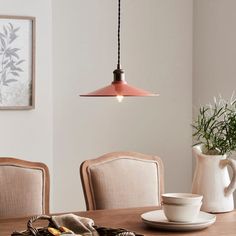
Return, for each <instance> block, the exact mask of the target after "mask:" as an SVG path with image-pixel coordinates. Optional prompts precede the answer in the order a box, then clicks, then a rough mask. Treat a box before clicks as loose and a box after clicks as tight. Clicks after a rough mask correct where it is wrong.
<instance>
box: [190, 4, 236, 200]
mask: <svg viewBox="0 0 236 236" xmlns="http://www.w3.org/2000/svg"><path fill="white" fill-rule="evenodd" d="M235 9H236V1H235V0H194V45H193V46H194V58H193V62H194V67H193V107H194V113H196V112H197V108H198V107H199V106H200V105H204V104H206V103H209V102H210V101H211V102H212V101H213V97H214V96H217V95H219V94H221V95H222V96H223V97H224V98H226V99H230V97H231V95H232V92H233V91H236V46H235V45H236V44H235V42H236V30H235V22H236V14H235ZM235 199H236V198H235Z"/></svg>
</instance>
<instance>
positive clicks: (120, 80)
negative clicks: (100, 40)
mask: <svg viewBox="0 0 236 236" xmlns="http://www.w3.org/2000/svg"><path fill="white" fill-rule="evenodd" d="M120 27H121V0H118V62H117V68H116V69H115V70H114V71H113V76H114V79H113V82H112V83H111V84H110V85H108V86H106V87H103V88H101V89H98V90H96V91H93V92H90V93H87V94H82V95H80V96H81V97H116V98H117V100H118V101H119V102H121V101H122V100H123V98H124V97H148V96H158V94H154V93H151V92H148V91H145V90H143V89H140V88H136V87H133V86H131V85H129V84H128V83H127V82H126V81H125V72H124V70H123V69H121V65H120Z"/></svg>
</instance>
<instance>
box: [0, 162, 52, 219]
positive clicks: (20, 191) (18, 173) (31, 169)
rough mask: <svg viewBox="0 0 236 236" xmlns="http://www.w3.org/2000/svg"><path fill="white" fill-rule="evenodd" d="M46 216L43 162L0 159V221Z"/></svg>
mask: <svg viewBox="0 0 236 236" xmlns="http://www.w3.org/2000/svg"><path fill="white" fill-rule="evenodd" d="M48 213H49V170H48V167H47V166H46V165H45V164H43V163H36V162H29V161H23V160H19V159H15V158H0V218H17V217H26V216H32V215H39V214H48Z"/></svg>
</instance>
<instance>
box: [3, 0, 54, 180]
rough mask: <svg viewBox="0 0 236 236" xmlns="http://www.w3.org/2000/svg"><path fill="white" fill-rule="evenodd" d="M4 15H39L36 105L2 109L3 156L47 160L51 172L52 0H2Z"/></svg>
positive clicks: (37, 22) (37, 24)
mask: <svg viewBox="0 0 236 236" xmlns="http://www.w3.org/2000/svg"><path fill="white" fill-rule="evenodd" d="M0 6H1V7H0V14H1V15H23V16H35V17H36V79H35V82H36V108H35V110H23V111H0V131H1V135H0V156H14V157H18V158H21V159H26V160H32V161H40V162H44V163H46V164H47V165H48V166H49V168H50V172H51V176H52V177H53V175H52V167H53V164H52V163H53V156H52V138H53V137H52V135H53V132H52V63H51V41H52V39H51V1H48V0H40V1H38V0H21V1H19V0H0Z"/></svg>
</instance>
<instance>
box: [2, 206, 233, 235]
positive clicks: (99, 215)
mask: <svg viewBox="0 0 236 236" xmlns="http://www.w3.org/2000/svg"><path fill="white" fill-rule="evenodd" d="M152 210H158V208H157V207H145V208H130V209H114V210H97V211H83V212H75V213H74V214H76V215H79V216H84V217H88V218H91V219H93V220H94V222H95V224H96V225H97V226H105V227H112V228H125V229H128V230H131V231H134V232H136V233H139V234H143V235H146V236H154V235H165V236H172V235H174V236H179V235H184V236H236V211H232V212H229V213H223V214H217V215H216V222H215V223H214V224H213V225H212V226H210V227H208V228H206V229H203V230H200V231H190V232H171V231H161V230H159V229H156V228H150V227H148V226H147V225H145V224H144V223H143V222H142V219H141V217H140V215H141V214H143V213H145V212H148V211H152ZM28 219H29V218H17V219H2V220H0V236H9V235H11V233H12V232H13V231H20V230H24V229H26V224H27V221H28ZM37 226H40V223H38V224H37Z"/></svg>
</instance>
